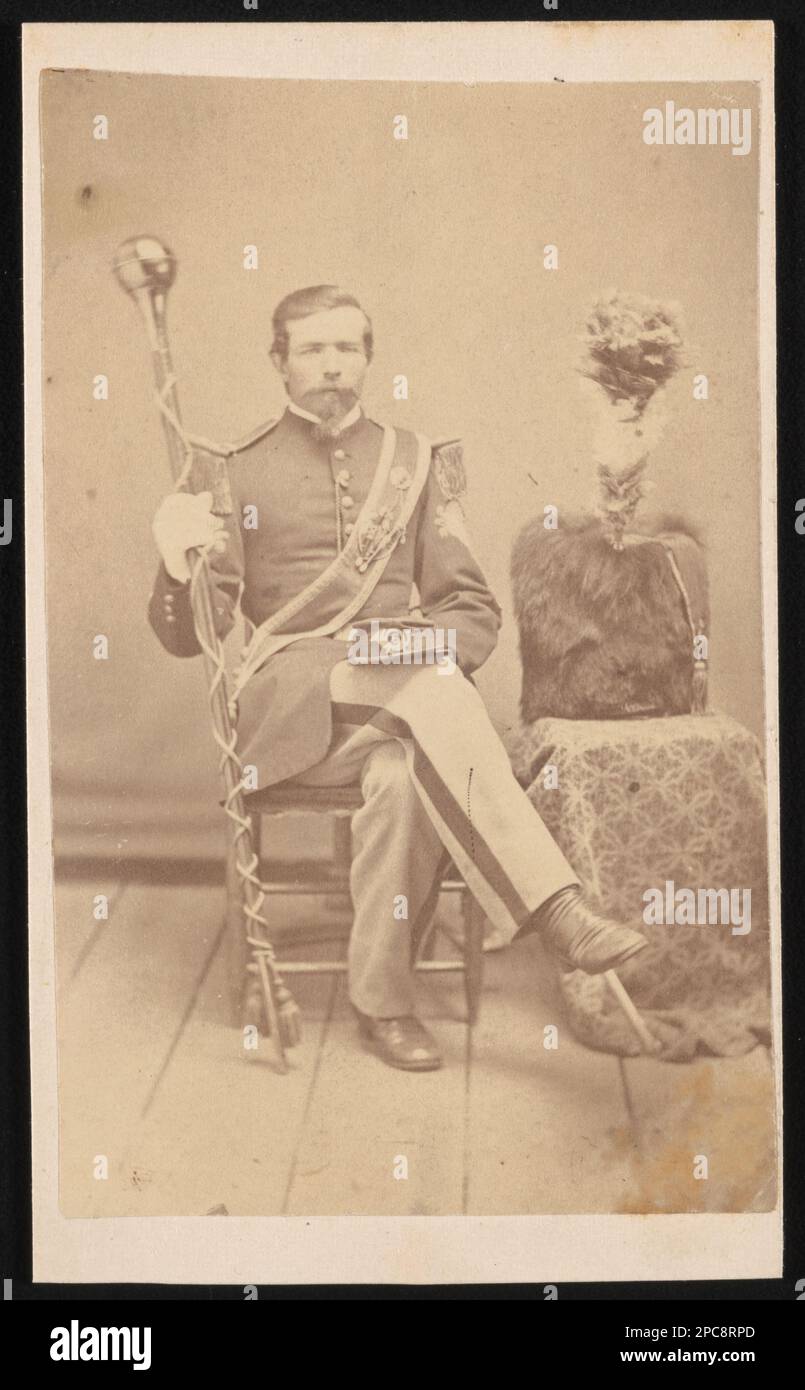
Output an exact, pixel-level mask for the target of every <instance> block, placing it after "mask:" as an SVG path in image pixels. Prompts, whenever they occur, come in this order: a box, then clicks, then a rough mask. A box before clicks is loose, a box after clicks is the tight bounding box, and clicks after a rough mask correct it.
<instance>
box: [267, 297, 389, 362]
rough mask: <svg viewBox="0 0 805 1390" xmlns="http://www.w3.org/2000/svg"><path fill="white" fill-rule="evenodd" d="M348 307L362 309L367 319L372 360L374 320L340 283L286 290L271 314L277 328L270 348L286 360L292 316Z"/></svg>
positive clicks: (365, 341)
mask: <svg viewBox="0 0 805 1390" xmlns="http://www.w3.org/2000/svg"><path fill="white" fill-rule="evenodd" d="M346 307H349V308H351V309H360V311H361V313H362V314H363V316H364V318H365V319H366V328H365V329H364V333H363V347H364V351H365V353H366V357H367V360H368V361H369V362H371V360H372V349H373V346H374V338H373V336H372V320H371V319H370V318H369V315H368V314H367V312H366V310H365V309H364V307H363V305H362V304H360V303H359V302H358V300H357V299H356V298H355V296H354V294H347V292H346V290H341V289H339V288H338V286H337V285H309V286H308V287H307V289H304V290H294V291H293V293H292V294H286V296H285V298H284V299H281V300H280V302H279V304H278V305H277V307H276V309H275V310H274V313H273V315H272V319H271V326H272V328H273V330H274V341H273V343H272V344H271V351H272V352H276V353H277V354H278V355H279V356H280V357H281V359H282V361H283V362H284V361H285V358H286V357H287V356H288V324H289V323H290V321H291V320H292V319H306V318H308V316H309V315H310V314H321V313H323V312H324V311H325V310H327V309H343V308H346Z"/></svg>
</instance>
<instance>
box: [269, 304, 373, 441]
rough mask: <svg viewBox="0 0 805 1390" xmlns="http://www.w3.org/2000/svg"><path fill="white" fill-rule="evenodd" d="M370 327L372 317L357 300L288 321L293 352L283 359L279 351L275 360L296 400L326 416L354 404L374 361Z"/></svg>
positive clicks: (343, 412) (331, 417)
mask: <svg viewBox="0 0 805 1390" xmlns="http://www.w3.org/2000/svg"><path fill="white" fill-rule="evenodd" d="M365 331H366V317H365V315H364V314H363V312H362V310H360V309H356V308H354V307H353V306H352V305H344V306H343V307H342V308H340V309H325V310H323V311H322V312H321V313H319V314H309V315H308V317H307V318H304V319H292V320H291V321H290V322H289V323H288V355H287V357H286V359H285V361H284V362H283V361H282V360H281V358H279V357H278V356H277V355H276V354H275V355H274V364H275V366H276V367H277V369H278V371H279V372H280V374H281V376H282V378H283V380H284V382H285V388H286V390H287V392H288V395H289V396H290V398H291V400H292V401H293V402H294V404H295V405H298V406H301V408H302V409H303V410H309V411H310V412H311V414H313V415H318V416H320V417H321V418H322V419H325V420H327V419H329V420H338V419H341V418H342V417H343V416H344V415H346V414H347V412H348V411H349V410H351V408H352V406H353V405H354V404H355V401H356V400H357V399H358V397H359V396H360V394H361V390H362V388H363V379H364V377H365V376H366V368H367V367H368V365H369V363H368V362H367V359H366V349H365V348H364V343H363V335H364V332H365Z"/></svg>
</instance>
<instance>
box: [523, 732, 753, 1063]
mask: <svg viewBox="0 0 805 1390" xmlns="http://www.w3.org/2000/svg"><path fill="white" fill-rule="evenodd" d="M510 754H511V758H512V762H513V765H514V770H515V773H516V775H517V777H518V780H519V781H520V782H521V784H522V785H523V786H524V787H525V788H526V790H527V793H528V796H529V797H530V799H531V800H532V802H533V803H534V805H535V807H536V808H537V810H538V811H539V813H540V815H541V816H542V818H543V819H544V821H545V822H546V824H547V825H548V827H549V828H550V830H551V832H552V834H553V835H554V836H555V837H556V839H557V841H558V842H559V844H560V845H561V847H562V849H563V850H564V852H565V854H566V855H567V857H568V859H569V860H570V862H571V864H573V866H574V867H575V868H576V870H577V872H578V874H579V877H580V879H581V882H582V886H583V888H584V891H585V893H586V896H587V898H588V901H589V902H590V903H591V905H593V906H595V907H597V908H599V909H600V910H601V911H603V912H606V913H608V914H610V915H611V916H614V917H616V918H618V919H619V920H621V921H623V922H626V923H628V924H629V925H630V926H634V927H636V928H637V929H638V930H640V931H642V932H643V934H644V935H645V936H647V937H648V939H649V941H650V943H651V944H650V946H649V949H648V950H646V951H643V952H641V953H640V955H639V956H638V957H636V958H635V960H634V961H633V962H630V963H628V964H627V965H626V966H625V967H624V968H623V969H622V970H621V971H620V972H619V974H620V978H621V980H622V981H623V983H624V985H625V986H626V988H627V989H628V991H629V993H630V995H631V997H632V999H633V1000H634V1002H635V1004H636V1005H637V1006H638V1007H639V1009H640V1012H641V1014H642V1015H643V1017H644V1019H645V1021H646V1023H647V1024H648V1026H649V1028H650V1030H651V1031H652V1032H653V1033H655V1034H656V1035H657V1036H658V1037H659V1038H660V1040H661V1041H662V1043H663V1052H662V1053H661V1054H660V1055H661V1056H663V1057H664V1058H666V1059H667V1060H676V1061H687V1060H689V1059H690V1058H692V1057H693V1056H695V1055H696V1053H697V1052H704V1053H712V1054H716V1055H718V1056H725V1057H727V1056H737V1055H739V1054H741V1053H745V1052H749V1051H751V1049H752V1048H753V1047H755V1046H756V1045H757V1043H758V1042H768V1041H769V1040H770V1039H769V1031H770V992H769V979H770V970H769V934H768V888H767V876H766V857H767V856H766V798H765V786H764V777H763V770H762V767H761V761H760V752H759V747H758V743H757V740H756V739H755V738H754V737H753V735H752V734H750V733H749V731H748V730H747V729H745V728H743V727H742V725H740V724H738V723H736V722H735V720H733V719H730V718H728V717H727V716H724V715H718V714H710V715H680V716H675V717H672V718H666V719H645V720H612V721H603V722H596V721H592V720H590V721H576V720H567V719H540V720H537V721H536V722H535V723H534V724H531V725H528V726H527V727H525V728H523V729H521V731H520V732H519V734H518V736H517V737H516V740H515V741H514V743H513V745H510ZM548 765H552V766H553V767H554V768H555V769H556V772H555V774H554V773H552V772H551V771H550V768H549V766H548ZM557 780H558V785H556V786H551V783H552V782H553V781H557ZM668 884H672V885H673V888H672V890H671V892H672V893H673V892H674V891H676V890H679V889H683V888H688V889H693V890H694V891H696V892H698V890H699V889H719V888H722V889H723V888H726V889H739V890H745V889H750V890H751V930H750V931H749V932H748V933H745V934H737V933H734V932H733V930H732V926H731V925H730V924H729V923H726V924H723V925H722V924H717V923H712V922H711V923H707V924H701V925H696V926H691V925H678V924H677V923H676V922H674V923H672V924H670V925H668V924H663V925H646V924H645V923H644V921H643V911H644V907H645V905H646V904H645V900H644V893H645V891H646V890H647V889H650V888H657V889H660V890H661V892H662V894H663V898H664V899H665V898H666V897H667V894H668V889H667V885H668ZM738 901H739V902H742V901H745V894H742V895H741V898H740V899H739V900H738ZM561 988H562V993H563V995H564V999H565V1001H566V1004H567V1007H568V1011H569V1016H570V1022H571V1026H572V1028H573V1031H574V1033H575V1034H576V1036H577V1037H578V1038H580V1039H581V1041H582V1042H584V1043H586V1044H587V1045H588V1046H590V1047H593V1048H597V1049H599V1050H602V1051H607V1052H615V1053H620V1054H622V1055H630V1054H635V1053H636V1052H638V1051H639V1050H640V1048H639V1044H638V1043H637V1040H636V1038H635V1036H634V1034H633V1032H632V1030H631V1028H630V1027H629V1025H628V1023H627V1022H626V1020H625V1019H624V1017H623V1015H622V1013H621V1011H620V1010H619V1008H618V1006H617V1004H616V1003H615V1001H614V999H613V998H612V995H611V993H610V991H609V989H608V988H607V986H606V983H605V981H604V979H603V977H601V976H592V975H585V974H583V973H582V972H581V971H573V972H572V973H571V974H563V975H562V976H561Z"/></svg>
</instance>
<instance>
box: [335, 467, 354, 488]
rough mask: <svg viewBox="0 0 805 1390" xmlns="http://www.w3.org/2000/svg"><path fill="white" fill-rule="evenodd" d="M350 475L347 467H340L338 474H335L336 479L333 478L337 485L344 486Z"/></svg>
mask: <svg viewBox="0 0 805 1390" xmlns="http://www.w3.org/2000/svg"><path fill="white" fill-rule="evenodd" d="M351 477H352V474H351V473H350V471H349V469H348V468H342V469H341V472H340V473H338V474H336V479H335V480H336V482H337V483H338V486H339V487H346V485H347V483H348V482H349V480H350V478H351Z"/></svg>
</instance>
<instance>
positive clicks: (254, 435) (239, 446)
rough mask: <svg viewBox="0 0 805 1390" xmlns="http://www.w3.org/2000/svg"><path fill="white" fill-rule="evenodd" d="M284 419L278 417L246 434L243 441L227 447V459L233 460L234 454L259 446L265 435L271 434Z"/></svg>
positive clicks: (240, 440) (239, 440)
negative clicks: (254, 445) (255, 445)
mask: <svg viewBox="0 0 805 1390" xmlns="http://www.w3.org/2000/svg"><path fill="white" fill-rule="evenodd" d="M281 419H282V416H281V415H276V416H274V418H273V419H272V420H268V421H266V423H265V424H264V425H258V426H257V429H254V430H252V431H251V432H250V433H249V434H244V436H243V438H242V439H238V440H237V442H236V443H235V444H227V445H226V457H227V458H231V457H232V455H233V454H240V453H242V452H243V450H244V449H250V448H251V446H252V444H257V443H258V442H259V440H261V439H263V438H264V437H265V435H267V434H270V433H271V431H272V430H273V429H275V428H276V426H277V425H278V424H279V422H280V420H281Z"/></svg>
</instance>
